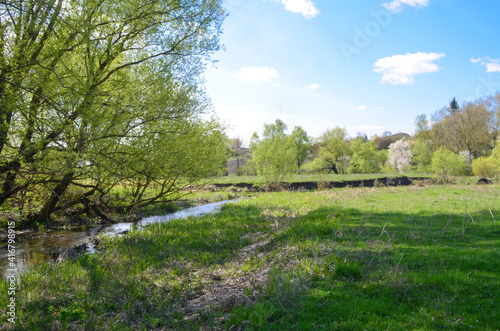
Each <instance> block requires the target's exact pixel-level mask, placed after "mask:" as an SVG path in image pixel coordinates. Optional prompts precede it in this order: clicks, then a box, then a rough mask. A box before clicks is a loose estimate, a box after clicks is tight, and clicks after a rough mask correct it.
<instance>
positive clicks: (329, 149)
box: [232, 93, 500, 184]
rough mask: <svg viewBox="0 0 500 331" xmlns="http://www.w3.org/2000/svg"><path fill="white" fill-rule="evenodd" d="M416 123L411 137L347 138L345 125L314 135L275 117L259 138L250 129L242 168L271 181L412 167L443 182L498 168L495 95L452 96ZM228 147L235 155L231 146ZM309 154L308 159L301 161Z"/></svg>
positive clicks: (499, 122) (499, 126) (499, 128)
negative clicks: (468, 98) (306, 174)
mask: <svg viewBox="0 0 500 331" xmlns="http://www.w3.org/2000/svg"><path fill="white" fill-rule="evenodd" d="M415 125H416V130H415V135H414V136H410V135H409V134H407V133H397V134H392V133H391V132H388V131H386V132H384V133H383V134H382V135H381V136H378V135H375V136H373V137H372V138H371V139H370V140H369V139H368V138H367V137H366V135H364V134H361V133H360V134H358V136H357V137H356V138H350V137H349V136H348V134H347V131H346V129H345V128H341V127H335V128H333V129H329V130H326V131H325V132H324V133H323V134H321V135H320V136H319V137H318V138H316V139H314V138H312V137H309V136H308V135H307V133H306V132H305V131H304V129H303V128H301V127H295V128H294V129H293V131H292V132H291V133H290V134H287V133H286V130H287V125H286V124H285V123H284V122H283V121H281V120H279V119H278V120H276V122H275V123H272V124H265V125H264V130H263V134H262V137H260V136H259V135H258V134H257V133H254V135H253V137H252V140H251V143H250V150H251V155H252V156H251V160H250V162H249V163H248V165H247V166H246V167H244V171H243V172H244V173H245V174H254V175H255V174H258V175H262V176H263V177H264V179H265V181H267V182H269V183H274V184H276V183H279V182H280V181H282V180H283V179H284V177H285V176H286V175H288V174H291V173H293V172H299V171H312V172H323V173H325V172H326V173H335V174H343V173H376V172H380V171H391V170H392V171H401V172H405V171H410V170H411V169H412V167H413V169H414V170H417V171H420V172H432V173H435V174H436V175H437V176H438V178H439V179H441V180H443V181H449V180H451V178H452V177H453V176H456V175H467V174H472V172H474V174H476V175H478V176H484V177H494V176H496V175H498V173H499V172H500V159H499V157H500V147H499V146H498V139H499V134H500V93H498V94H497V95H496V96H492V97H487V98H483V99H479V100H477V101H473V102H466V103H464V104H463V105H462V106H460V105H459V104H458V102H457V100H456V99H455V98H453V100H452V101H451V102H450V104H449V106H447V107H444V108H443V109H441V110H438V111H437V112H436V113H434V114H433V115H432V120H431V121H429V120H428V119H427V116H426V115H419V116H417V119H416V121H415ZM232 149H233V150H234V151H235V153H237V152H236V151H237V148H236V147H233V148H232ZM236 155H237V154H236ZM308 156H309V157H310V158H312V159H313V160H312V162H308V163H307V164H304V162H305V160H306V158H307V157H308ZM241 173H242V172H240V174H241Z"/></svg>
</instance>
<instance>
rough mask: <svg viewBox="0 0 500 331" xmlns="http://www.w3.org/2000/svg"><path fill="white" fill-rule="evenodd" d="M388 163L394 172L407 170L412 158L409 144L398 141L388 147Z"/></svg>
mask: <svg viewBox="0 0 500 331" xmlns="http://www.w3.org/2000/svg"><path fill="white" fill-rule="evenodd" d="M388 158H389V159H388V161H389V164H390V165H391V167H392V168H393V169H394V170H396V171H403V170H408V169H409V168H410V164H411V161H412V158H413V154H412V152H411V147H410V144H408V143H407V142H406V141H403V140H398V141H396V142H395V143H392V144H391V145H390V146H389V156H388Z"/></svg>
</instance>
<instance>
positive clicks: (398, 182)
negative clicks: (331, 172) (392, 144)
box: [213, 177, 429, 191]
mask: <svg viewBox="0 0 500 331" xmlns="http://www.w3.org/2000/svg"><path fill="white" fill-rule="evenodd" d="M416 180H429V178H427V177H391V178H389V177H382V178H375V179H359V180H346V181H341V182H336V181H333V182H327V181H316V182H293V183H284V185H283V188H284V189H287V190H291V191H297V190H316V189H326V188H342V187H376V186H409V185H412V184H413V182H414V181H416ZM213 186H215V187H217V188H226V187H236V188H241V189H248V190H251V191H260V190H263V189H262V188H261V187H259V186H260V185H259V184H250V183H237V184H213Z"/></svg>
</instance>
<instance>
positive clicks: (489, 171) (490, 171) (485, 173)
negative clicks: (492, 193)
mask: <svg viewBox="0 0 500 331" xmlns="http://www.w3.org/2000/svg"><path fill="white" fill-rule="evenodd" d="M472 171H473V172H474V175H476V176H479V177H486V178H492V177H496V176H497V175H498V174H499V173H500V166H499V164H498V162H495V160H494V159H493V158H491V157H480V158H478V159H476V160H474V161H473V162H472Z"/></svg>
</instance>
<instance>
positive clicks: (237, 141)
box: [229, 137, 243, 173]
mask: <svg viewBox="0 0 500 331" xmlns="http://www.w3.org/2000/svg"><path fill="white" fill-rule="evenodd" d="M229 148H230V149H231V150H232V151H233V153H234V156H236V173H239V171H238V170H239V169H240V156H241V149H242V148H243V140H241V138H240V137H238V138H233V139H231V141H230V145H229Z"/></svg>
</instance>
